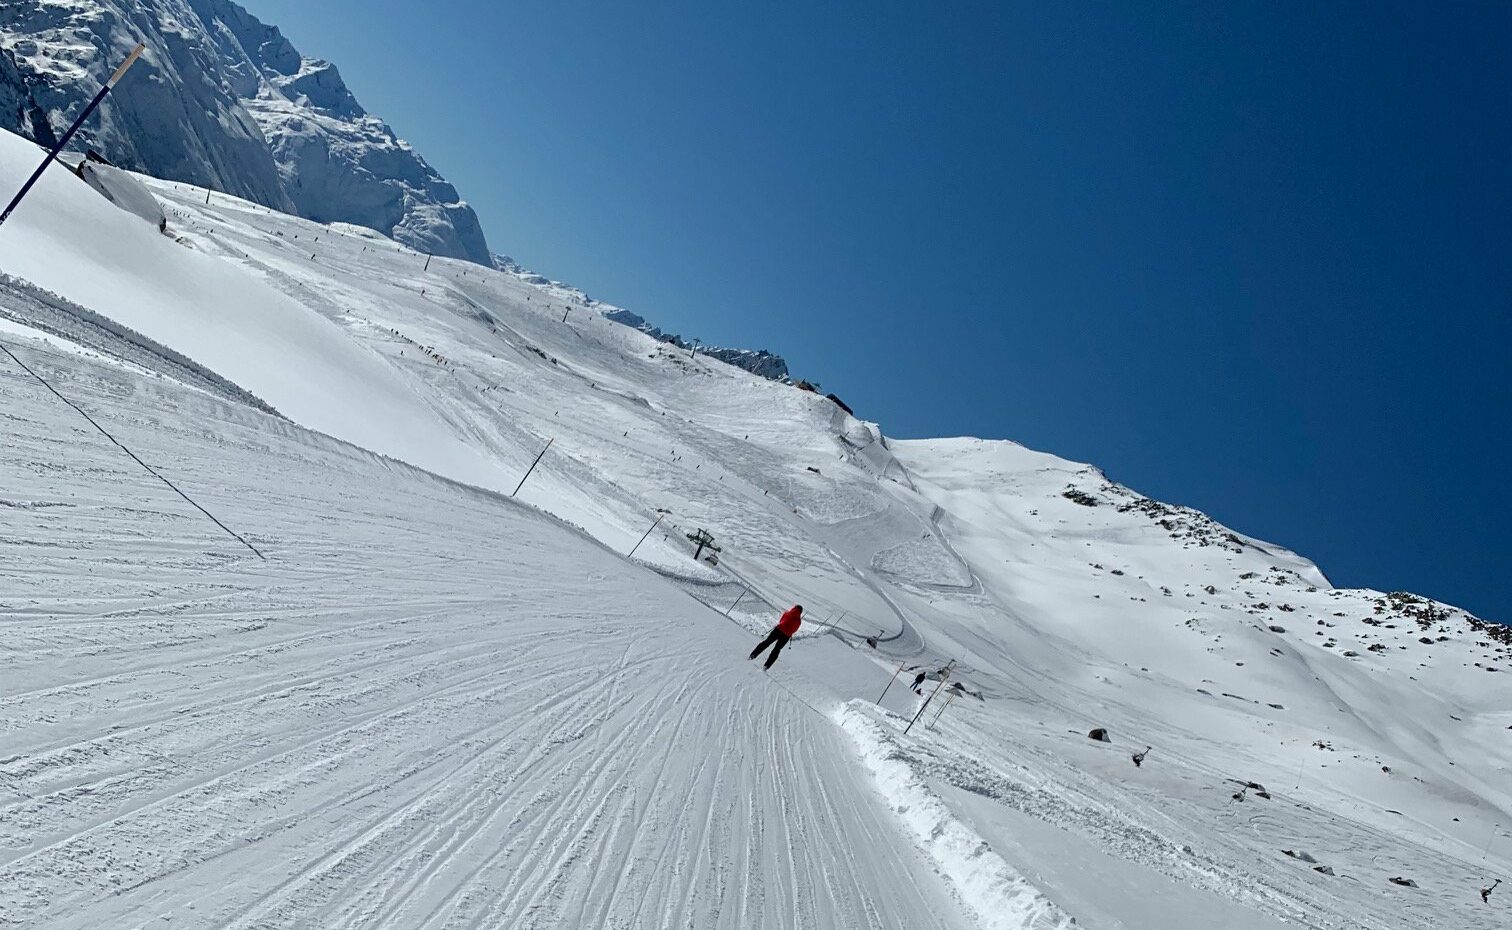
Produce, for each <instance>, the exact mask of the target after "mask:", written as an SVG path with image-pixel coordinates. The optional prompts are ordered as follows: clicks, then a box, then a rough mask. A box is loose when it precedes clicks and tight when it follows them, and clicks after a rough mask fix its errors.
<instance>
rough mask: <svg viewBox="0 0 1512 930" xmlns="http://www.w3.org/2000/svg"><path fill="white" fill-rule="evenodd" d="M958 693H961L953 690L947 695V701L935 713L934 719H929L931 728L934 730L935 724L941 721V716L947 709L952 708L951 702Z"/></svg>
mask: <svg viewBox="0 0 1512 930" xmlns="http://www.w3.org/2000/svg"><path fill="white" fill-rule="evenodd" d="M957 694H960V692H959V691H952V692H950V694H948V695H947V696H946V697H945V703H944V704H941V705H940V709H939V710H938V711H937V712H936V713H935V715H934V719H933V720H931V721H929V729H931V730H933V729H934V725H935V724H937V723H939V722H940V718H941V717H943V716H945V711H947V710H949V709H950V702H951V701H954V700H955V699H956V695H957Z"/></svg>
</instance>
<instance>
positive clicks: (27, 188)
mask: <svg viewBox="0 0 1512 930" xmlns="http://www.w3.org/2000/svg"><path fill="white" fill-rule="evenodd" d="M146 50H147V46H146V45H145V44H144V43H138V44H137V47H136V48H134V49H132V50H131V54H130V55H127V56H126V60H125V61H123V62H121V66H120V67H119V68H117V69H115V73H114V74H112V75H111V76H110V77H109V78H108V79H107V80H106V81H105V84H104V86H102V87H101V88H100V92H99V93H97V94H95V95H94V99H93V100H91V101H89V105H88V106H86V107H85V108H84V112H82V113H80V114H79V118H78V119H76V120H74V123H73V125H72V126H70V127H68V131H67V132H65V133H63V138H61V139H59V140H58V144H57V145H55V146H53V149H52V151H51V152H48V153H47V157H46V158H44V159H42V164H40V165H38V166H37V170H36V171H34V172H32V176H31V177H29V178H27V179H26V183H25V184H23V185H21V190H19V191H17V192H16V196H15V197H13V198H11V202H10V205H9V206H7V207H6V208H5V212H4V213H0V224H4V223H5V221H6V220H8V219H10V215H11V214H12V213H13V212H15V209H16V207H17V206H19V205H20V203H21V200H22V198H24V197H25V196H26V195H27V194H28V193H30V192H31V189H32V185H34V184H36V183H37V179H39V178H41V177H42V172H44V171H46V170H47V166H48V165H50V164H52V163H53V162H54V161H56V160H57V158H58V153H59V152H62V151H63V149H64V147H65V146H67V145H68V143H69V142H70V141H71V140H72V139H73V137H74V133H76V132H78V131H79V127H80V126H82V125H84V121H85V120H86V119H89V115H90V114H91V113H93V112H94V111H95V108H96V107H98V106H99V105H100V101H102V100H104V99H105V95H106V94H108V93H110V92H111V91H112V90H113V89H115V86H116V82H117V81H119V80H120V79H121V78H122V77H124V76H125V75H126V71H127V69H129V68H130V67H131V66H132V65H134V64H136V60H137V58H138V56H140V55H141V54H142V52H144V51H146Z"/></svg>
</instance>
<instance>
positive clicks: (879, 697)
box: [877, 659, 908, 707]
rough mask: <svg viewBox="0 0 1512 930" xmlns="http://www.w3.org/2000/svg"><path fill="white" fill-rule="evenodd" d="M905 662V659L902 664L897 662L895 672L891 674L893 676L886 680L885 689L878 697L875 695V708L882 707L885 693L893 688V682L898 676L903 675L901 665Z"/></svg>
mask: <svg viewBox="0 0 1512 930" xmlns="http://www.w3.org/2000/svg"><path fill="white" fill-rule="evenodd" d="M907 661H908V660H906V659H905V660H904V661H903V662H899V663H898V669H897V671H895V672H893V676H892V677H891V678H889V679H887V687H886V688H883V689H882V693H881V694H879V695H877V706H878V707H880V706H882V699H883V698H885V697H887V692H888V691H889V690H891V688H892V686H893V682H895V681H897V680H898V676H899V675H901V674H903V665H904V662H907Z"/></svg>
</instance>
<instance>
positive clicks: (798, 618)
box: [751, 604, 803, 668]
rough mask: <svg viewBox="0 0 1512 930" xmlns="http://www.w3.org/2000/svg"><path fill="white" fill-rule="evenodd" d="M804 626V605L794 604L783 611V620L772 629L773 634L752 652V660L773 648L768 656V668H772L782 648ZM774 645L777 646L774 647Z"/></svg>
mask: <svg viewBox="0 0 1512 930" xmlns="http://www.w3.org/2000/svg"><path fill="white" fill-rule="evenodd" d="M802 625H803V605H802V604H794V605H793V606H792V607H789V608H788V609H787V610H785V611H783V613H782V619H780V620H778V621H777V625H776V626H774V627H772V632H770V633H768V634H767V638H766V639H763V640H762V641H761V644H760V645H758V646H757V647H756V648H755V649H752V650H751V658H753V659H754V658H756V657H757V656H759V655H761V650H763V649H765V648H766V647H768V646H772V654H771V655H769V656H767V660H766V667H767V668H771V667H772V663H773V662H776V661H777V654H778V653H779V652H781V651H782V647H783V646H786V645H787V643H788V640H790V639H792V638H793V634H794V633H797V632H798V628H799V627H800V626H802ZM773 643H775V644H776V645H773Z"/></svg>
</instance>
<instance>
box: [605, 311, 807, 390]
mask: <svg viewBox="0 0 1512 930" xmlns="http://www.w3.org/2000/svg"><path fill="white" fill-rule="evenodd" d="M599 312H600V313H602V314H603V315H604V317H605V318H606V319H610V320H613V321H614V322H616V323H620V324H622V325H625V326H629V327H631V328H632V329H638V330H640V331H641V332H643V333H645V334H646V335H648V336H650V337H651V338H653V339H660V340H661V341H662V342H666V343H670V344H672V345H675V346H677V347H679V348H683V349H691V348H692V347H693V343H691V342H688V341H686V340H684V339H683V337H681V336H679V335H677V334H675V333H665V332H662V330H661V329H660V327H656V326H652V325H651V324H650V323H647V322H646V320H645V318H644V317H642V316H641V315H639V314H637V313H631V312H630V311H629V310H622V309H620V308H618V307H608V306H607V305H601V306H600V309H599ZM698 351H699V352H700V353H701V354H703V355H707V356H709V357H711V358H717V359H719V360H720V361H721V362H726V363H728V364H731V365H734V366H735V367H736V368H744V369H745V370H746V371H749V372H750V373H752V374H754V375H760V376H761V377H763V378H768V379H770V380H772V381H782V380H785V379H786V378H787V376H788V366H787V362H786V361H785V360H784V359H783V358H782V356H780V355H775V354H773V353H771V352H768V351H767V350H766V349H726V348H722V347H720V346H699V347H698Z"/></svg>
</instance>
